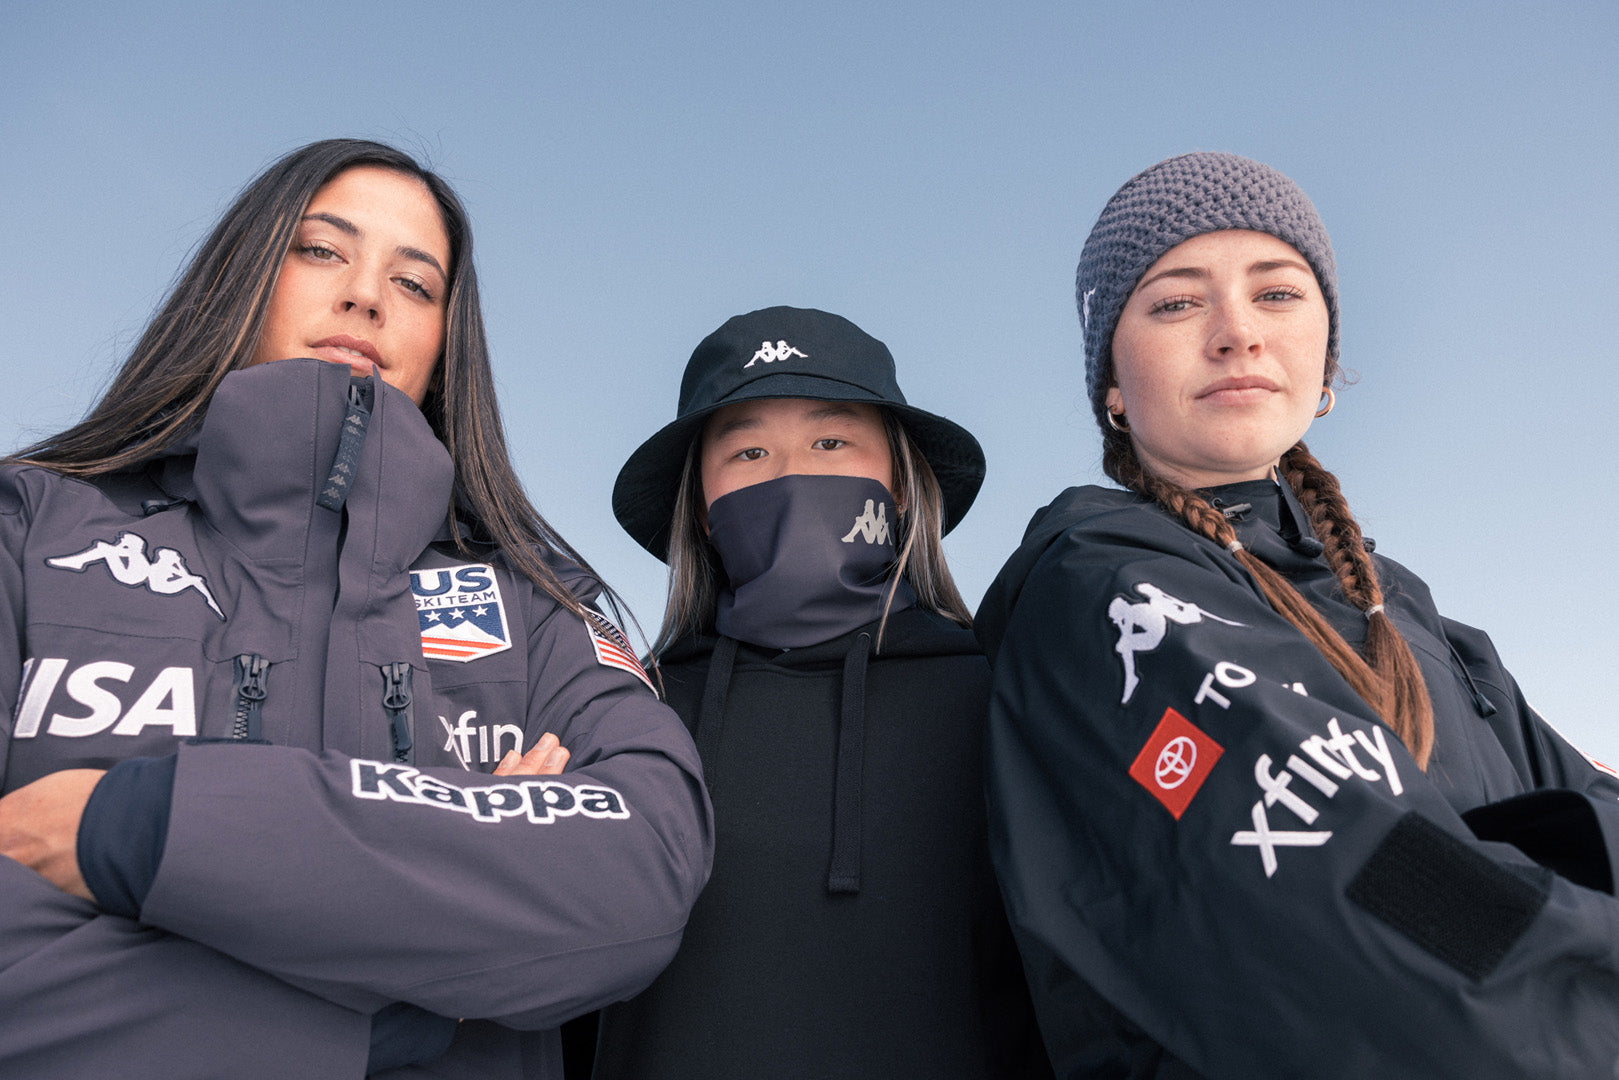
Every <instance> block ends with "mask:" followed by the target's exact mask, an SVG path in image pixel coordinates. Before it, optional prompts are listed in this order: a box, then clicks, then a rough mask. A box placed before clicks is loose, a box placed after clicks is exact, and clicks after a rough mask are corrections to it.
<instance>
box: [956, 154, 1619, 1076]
mask: <svg viewBox="0 0 1619 1080" xmlns="http://www.w3.org/2000/svg"><path fill="white" fill-rule="evenodd" d="M1078 299H1079V307H1080V317H1081V320H1082V321H1083V324H1084V332H1085V363H1086V368H1085V370H1086V386H1087V390H1088V392H1089V397H1090V401H1091V405H1092V408H1093V410H1094V411H1095V414H1096V419H1097V424H1098V426H1099V428H1100V429H1101V432H1102V441H1103V459H1102V460H1103V467H1104V469H1105V470H1106V471H1107V473H1108V475H1109V476H1110V477H1112V478H1113V479H1114V480H1115V481H1117V483H1118V484H1119V485H1120V489H1105V488H1100V487H1083V488H1073V489H1070V490H1068V491H1066V492H1064V493H1063V494H1062V495H1061V496H1059V497H1058V498H1057V500H1056V501H1055V502H1053V503H1052V504H1051V505H1050V506H1048V507H1046V508H1045V509H1044V510H1042V511H1040V512H1039V513H1038V514H1037V515H1036V516H1035V518H1034V521H1033V522H1032V523H1031V524H1030V526H1029V530H1028V532H1027V533H1026V534H1025V537H1024V541H1023V544H1022V546H1021V547H1020V548H1019V549H1018V551H1017V552H1016V553H1015V554H1014V555H1013V556H1012V558H1011V560H1010V561H1009V562H1008V563H1007V565H1006V567H1005V569H1004V570H1002V572H1001V574H1000V576H999V578H997V580H996V582H995V584H994V585H993V586H991V588H990V590H989V593H988V594H987V596H986V597H985V599H984V602H983V605H982V606H981V608H980V610H979V613H978V623H977V628H978V632H979V636H980V639H981V640H982V641H983V642H984V643H985V646H986V649H987V651H988V652H989V654H990V657H991V660H992V662H993V664H994V668H995V689H994V695H993V699H992V707H991V714H990V741H989V746H990V764H989V788H990V799H991V809H990V814H991V845H992V850H993V852H994V855H995V859H996V868H997V871H998V873H999V875H1000V880H1001V884H1002V888H1003V891H1004V893H1005V895H1006V898H1007V906H1008V910H1009V913H1010V915H1011V917H1012V922H1013V926H1014V927H1015V929H1016V932H1017V935H1018V939H1019V945H1020V947H1021V950H1022V953H1023V957H1024V962H1025V964H1026V965H1027V967H1028V969H1029V976H1030V985H1031V987H1033V988H1034V992H1035V997H1036V1002H1037V1006H1038V1008H1039V1012H1040V1017H1041V1029H1042V1032H1043V1033H1044V1035H1045V1037H1046V1041H1047V1044H1048V1046H1049V1048H1050V1051H1051V1055H1052V1059H1053V1062H1054V1064H1055V1065H1056V1068H1057V1073H1058V1075H1060V1076H1064V1077H1090V1076H1103V1075H1105V1076H1120V1077H1123V1076H1129V1077H1161V1078H1168V1077H1175V1078H1189V1077H1197V1076H1206V1077H1256V1076H1310V1077H1345V1078H1349V1077H1354V1078H1362V1077H1369V1076H1423V1077H1441V1076H1443V1077H1469V1078H1471V1077H1480V1076H1608V1075H1611V1074H1612V1073H1613V1070H1614V1067H1615V1060H1616V1058H1619V1024H1616V1023H1615V1015H1616V1010H1619V934H1616V932H1615V928H1616V927H1619V904H1616V903H1615V900H1614V896H1613V889H1614V874H1613V864H1612V861H1611V858H1612V855H1613V853H1615V852H1619V845H1616V844H1615V841H1614V839H1613V837H1614V836H1615V835H1619V832H1615V831H1614V830H1615V829H1616V828H1619V806H1616V804H1615V801H1614V799H1615V795H1616V794H1619V783H1616V782H1615V778H1614V775H1613V773H1612V771H1611V770H1607V769H1605V768H1604V767H1601V766H1598V765H1597V764H1596V763H1594V762H1592V761H1591V760H1589V759H1588V758H1586V757H1585V756H1584V755H1582V754H1581V753H1579V752H1578V751H1577V750H1575V749H1574V748H1573V747H1572V746H1570V745H1569V744H1568V743H1567V742H1565V741H1564V740H1563V739H1562V738H1561V737H1560V736H1558V734H1557V733H1556V732H1555V731H1553V730H1552V729H1551V728H1550V727H1549V726H1548V725H1547V724H1546V723H1545V721H1543V720H1542V719H1541V718H1540V717H1539V716H1538V715H1537V714H1536V713H1535V712H1534V710H1533V709H1531V708H1530V707H1529V706H1528V704H1527V703H1526V702H1525V701H1524V698H1523V695H1522V694H1521V693H1520V692H1519V689H1518V686H1517V684H1516V682H1515V681H1514V680H1513V679H1512V677H1511V675H1509V674H1508V673H1507V672H1506V670H1505V669H1504V668H1503V667H1502V665H1501V662H1500V660H1499V658H1498V657H1497V656H1496V653H1495V650H1494V648H1493V646H1491V644H1490V642H1489V639H1488V638H1487V637H1485V635H1484V634H1482V633H1480V632H1479V631H1477V630H1474V629H1472V628H1471V627H1467V626H1463V625H1461V624H1459V623H1456V622H1454V621H1452V620H1449V619H1446V618H1444V617H1443V616H1441V615H1440V613H1439V612H1438V611H1437V610H1436V609H1435V606H1434V603H1433V600H1432V598H1431V597H1430V596H1429V594H1428V589H1427V587H1426V586H1425V585H1424V584H1423V583H1422V581H1421V580H1420V579H1419V578H1417V577H1416V576H1415V575H1414V574H1412V573H1411V572H1410V571H1409V570H1407V569H1405V568H1404V567H1403V566H1401V565H1399V564H1398V563H1396V562H1393V561H1392V560H1390V559H1387V558H1385V557H1384V556H1383V555H1382V554H1380V553H1378V554H1374V553H1373V545H1372V542H1371V541H1370V540H1369V539H1365V538H1363V536H1362V534H1361V530H1360V526H1359V525H1358V524H1357V522H1356V520H1355V517H1354V515H1353V514H1352V513H1351V512H1350V509H1349V504H1348V502H1347V500H1346V499H1345V497H1344V495H1343V493H1342V491H1341V490H1340V488H1339V485H1338V481H1337V480H1336V479H1335V478H1334V477H1333V475H1332V474H1331V473H1330V472H1328V471H1327V470H1326V469H1325V468H1324V467H1323V466H1322V465H1321V464H1320V463H1319V462H1318V461H1317V460H1316V459H1315V457H1314V456H1313V455H1312V454H1311V453H1310V451H1309V450H1308V449H1307V448H1306V446H1305V444H1304V443H1303V441H1302V439H1303V436H1304V434H1305V431H1306V430H1307V429H1308V428H1309V427H1310V425H1311V423H1312V422H1313V421H1314V420H1315V419H1316V418H1318V417H1322V416H1325V415H1326V414H1327V413H1329V412H1330V411H1331V410H1332V407H1333V404H1334V400H1335V388H1334V384H1335V383H1336V382H1338V381H1339V379H1338V374H1339V368H1338V282H1337V275H1336V270H1335V266H1334V260H1333V254H1332V248H1331V245H1330V242H1329V241H1328V238H1327V233H1326V230H1325V229H1324V227H1323V226H1322V224H1321V220H1320V218H1319V217H1318V216H1317V214H1316V211H1315V208H1314V206H1313V205H1311V203H1310V201H1309V199H1308V198H1306V197H1305V195H1304V193H1303V192H1302V191H1300V190H1299V188H1298V187H1297V186H1296V185H1295V184H1294V183H1293V182H1292V181H1291V180H1289V179H1288V178H1287V177H1285V176H1283V175H1282V174H1281V173H1279V172H1277V171H1276V170H1275V169H1272V168H1270V167H1268V166H1266V165H1262V164H1260V163H1258V162H1255V161H1250V160H1248V159H1246V158H1241V157H1236V156H1233V155H1230V154H1214V153H1197V154H1187V155H1183V156H1181V157H1176V158H1171V159H1169V160H1168V161H1164V162H1160V163H1159V164H1157V165H1155V166H1153V167H1152V168H1150V169H1148V170H1146V171H1145V172H1143V173H1141V174H1140V175H1138V176H1136V177H1135V178H1133V179H1132V180H1130V181H1129V182H1128V183H1126V184H1125V185H1124V187H1122V188H1121V189H1120V190H1119V191H1118V193H1117V194H1116V195H1114V196H1113V198H1112V200H1111V201H1109V203H1108V204H1107V206H1106V208H1105V209H1103V211H1102V213H1101V216H1100V218H1099V219H1098V220H1097V222H1096V225H1095V227H1094V228H1093V229H1092V230H1091V233H1090V237H1089V239H1088V240H1087V241H1086V243H1085V248H1084V252H1083V254H1082V255H1081V256H1080V264H1079V274H1078Z"/></svg>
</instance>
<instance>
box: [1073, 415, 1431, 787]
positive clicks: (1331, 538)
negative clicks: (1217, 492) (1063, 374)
mask: <svg viewBox="0 0 1619 1080" xmlns="http://www.w3.org/2000/svg"><path fill="white" fill-rule="evenodd" d="M1102 469H1103V471H1105V472H1106V473H1107V475H1108V476H1110V477H1112V478H1113V480H1115V481H1116V482H1118V483H1119V484H1121V485H1122V486H1124V487H1126V488H1128V489H1130V490H1131V491H1134V492H1135V493H1137V494H1138V495H1142V496H1144V497H1146V498H1148V499H1151V500H1152V501H1153V502H1155V503H1157V504H1158V505H1159V506H1162V507H1163V508H1164V509H1165V510H1167V511H1168V512H1169V513H1171V514H1173V515H1174V516H1175V517H1177V518H1179V519H1180V520H1181V521H1182V522H1183V523H1184V524H1185V525H1186V527H1187V528H1189V529H1191V530H1192V531H1193V532H1195V533H1197V534H1199V535H1200V536H1204V537H1206V538H1208V539H1209V540H1211V541H1213V542H1214V543H1216V544H1219V545H1220V546H1221V547H1223V548H1225V549H1227V550H1228V551H1230V552H1231V553H1232V554H1233V555H1234V556H1235V557H1236V559H1237V561H1238V562H1239V563H1241V564H1242V565H1243V567H1244V568H1245V569H1246V570H1247V571H1248V572H1249V573H1250V574H1252V575H1253V578H1254V580H1255V581H1256V582H1258V584H1259V587H1260V590H1261V591H1262V592H1264V594H1265V598H1266V599H1267V600H1269V601H1270V605H1271V607H1273V608H1274V609H1276V612H1277V613H1278V614H1279V615H1281V616H1282V617H1283V618H1284V619H1286V620H1287V621H1288V622H1290V623H1292V624H1293V625H1294V626H1295V627H1297V628H1298V630H1299V632H1300V633H1302V634H1303V635H1304V636H1305V637H1306V638H1307V639H1308V640H1309V642H1310V644H1312V645H1314V646H1315V647H1316V649H1317V650H1319V651H1320V653H1321V655H1322V656H1324V657H1326V658H1327V661H1328V662H1329V663H1330V664H1332V666H1333V667H1334V668H1336V669H1337V671H1338V673H1339V674H1340V675H1342V676H1343V677H1344V678H1345V679H1346V680H1347V681H1348V682H1349V685H1350V686H1351V687H1352V688H1353V689H1354V691H1355V692H1356V693H1357V694H1359V695H1360V696H1361V697H1362V698H1364V699H1365V701H1366V704H1367V705H1369V706H1371V708H1372V711H1373V712H1374V713H1376V714H1377V716H1378V717H1379V718H1381V719H1382V721H1383V722H1384V723H1385V724H1387V725H1388V726H1389V728H1390V729H1391V730H1392V731H1393V732H1394V734H1395V735H1397V736H1398V737H1399V739H1400V741H1401V742H1403V743H1404V744H1405V746H1406V749H1407V750H1409V751H1410V752H1411V756H1412V757H1413V758H1414V759H1416V763H1417V767H1418V768H1420V769H1424V770H1426V769H1427V767H1428V758H1429V756H1430V755H1431V754H1432V752H1433V740H1434V732H1433V704H1432V702H1431V701H1430V700H1429V698H1428V688H1427V685H1426V684H1425V683H1424V682H1423V680H1422V671H1421V669H1419V668H1418V667H1417V661H1416V657H1414V656H1413V655H1412V654H1411V646H1410V645H1408V644H1407V643H1406V640H1405V637H1404V635H1402V634H1401V633H1400V631H1399V629H1398V628H1397V627H1396V626H1395V625H1394V621H1393V620H1392V619H1390V618H1389V616H1388V613H1387V612H1386V611H1385V610H1384V609H1383V587H1382V585H1381V584H1379V582H1378V579H1377V569H1376V567H1375V566H1373V564H1372V559H1371V554H1370V553H1369V552H1368V551H1367V550H1366V544H1365V541H1364V539H1363V538H1362V536H1361V532H1360V526H1359V525H1358V524H1357V523H1356V521H1355V518H1354V516H1353V515H1352V514H1351V513H1350V512H1349V504H1348V503H1347V502H1346V501H1345V499H1344V496H1343V492H1342V490H1341V489H1340V488H1339V486H1338V478H1337V477H1335V476H1333V475H1332V473H1330V472H1328V471H1327V470H1326V469H1325V468H1324V467H1322V465H1321V463H1320V462H1319V461H1317V460H1316V459H1315V457H1314V455H1312V454H1311V453H1310V451H1309V448H1308V447H1306V446H1305V445H1304V443H1303V442H1298V443H1295V444H1294V445H1293V448H1292V449H1291V450H1289V451H1288V452H1287V453H1285V454H1283V455H1282V459H1281V469H1280V472H1281V475H1282V478H1283V479H1284V480H1286V481H1287V484H1288V486H1289V487H1291V488H1292V489H1293V493H1294V494H1295V495H1297V496H1298V500H1299V505H1300V506H1302V507H1303V508H1304V511H1305V513H1306V514H1307V515H1308V516H1309V519H1310V527H1311V528H1312V529H1313V530H1314V532H1315V534H1316V537H1317V539H1319V540H1320V541H1321V542H1322V544H1323V546H1324V550H1323V552H1322V554H1323V556H1324V557H1325V559H1326V561H1327V565H1328V566H1329V567H1330V568H1331V570H1332V572H1333V574H1334V576H1335V577H1336V578H1337V579H1338V588H1339V590H1340V591H1341V592H1342V593H1343V595H1344V598H1345V599H1346V600H1348V601H1349V602H1350V603H1351V604H1353V605H1354V606H1355V607H1357V608H1359V609H1360V610H1361V611H1363V612H1365V614H1366V644H1365V648H1364V655H1362V654H1361V653H1357V652H1356V651H1355V649H1354V648H1353V647H1352V646H1351V645H1350V644H1349V643H1348V642H1347V641H1345V640H1344V638H1343V635H1341V634H1339V633H1338V631H1336V630H1334V629H1333V628H1332V626H1331V624H1329V623H1328V622H1327V620H1326V619H1324V618H1322V617H1321V613H1320V612H1318V611H1316V610H1315V608H1314V607H1312V606H1311V605H1310V603H1309V601H1307V600H1305V598H1304V597H1303V596H1301V595H1299V592H1298V590H1297V589H1295V588H1293V586H1292V584H1291V583H1290V582H1289V581H1288V580H1287V578H1286V577H1284V576H1283V575H1282V574H1281V573H1279V572H1278V571H1277V570H1276V569H1275V568H1274V567H1272V566H1270V565H1269V564H1267V563H1266V562H1265V561H1264V560H1262V559H1260V558H1259V557H1258V556H1256V555H1254V553H1253V552H1251V551H1249V550H1248V549H1247V548H1245V547H1243V546H1242V544H1241V542H1240V541H1238V539H1237V533H1236V530H1235V529H1233V528H1232V527H1231V523H1230V522H1229V521H1227V520H1226V517H1225V515H1224V514H1222V513H1220V511H1219V510H1217V509H1215V508H1214V506H1213V505H1211V504H1210V503H1209V502H1208V500H1206V499H1204V498H1203V497H1202V496H1200V495H1198V494H1197V493H1196V492H1195V491H1190V490H1188V489H1186V488H1183V487H1181V486H1179V485H1178V484H1175V483H1173V482H1172V481H1169V480H1166V479H1164V478H1163V477H1161V476H1158V475H1156V474H1154V473H1152V472H1149V471H1148V470H1147V469H1146V468H1145V467H1144V466H1143V465H1142V464H1141V460H1140V458H1139V457H1137V455H1136V452H1135V446H1134V444H1133V443H1132V442H1131V441H1130V437H1129V435H1128V434H1125V433H1124V432H1120V431H1117V430H1115V429H1112V428H1109V429H1107V430H1105V431H1104V432H1103V444H1102Z"/></svg>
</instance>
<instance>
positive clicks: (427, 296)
mask: <svg viewBox="0 0 1619 1080" xmlns="http://www.w3.org/2000/svg"><path fill="white" fill-rule="evenodd" d="M394 280H395V281H396V282H398V283H399V286H400V288H402V289H404V290H405V291H406V292H412V293H415V294H416V295H417V296H420V297H421V298H422V299H423V300H431V299H433V294H432V293H430V292H428V291H427V286H426V285H423V284H422V283H421V282H419V281H417V280H416V279H415V278H409V277H399V278H394Z"/></svg>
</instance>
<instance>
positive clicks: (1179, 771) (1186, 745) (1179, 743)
mask: <svg viewBox="0 0 1619 1080" xmlns="http://www.w3.org/2000/svg"><path fill="white" fill-rule="evenodd" d="M1196 765H1197V743H1195V742H1193V741H1192V740H1191V739H1188V738H1187V737H1186V736H1185V735H1180V736H1177V737H1176V738H1174V739H1171V740H1170V741H1169V743H1168V744H1167V745H1166V746H1165V747H1164V748H1163V749H1162V750H1160V751H1158V761H1157V763H1156V764H1155V765H1154V766H1153V770H1152V778H1153V780H1155V781H1156V782H1157V784H1158V786H1159V787H1161V788H1163V789H1164V790H1165V791H1173V790H1175V789H1176V788H1178V787H1180V786H1181V785H1182V784H1184V783H1186V778H1187V777H1188V776H1191V775H1192V769H1193V767H1195V766H1196Z"/></svg>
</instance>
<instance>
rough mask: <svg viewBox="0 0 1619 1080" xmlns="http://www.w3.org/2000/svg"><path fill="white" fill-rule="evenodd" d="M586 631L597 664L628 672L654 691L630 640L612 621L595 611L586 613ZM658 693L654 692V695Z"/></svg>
mask: <svg viewBox="0 0 1619 1080" xmlns="http://www.w3.org/2000/svg"><path fill="white" fill-rule="evenodd" d="M585 629H586V630H587V631H588V632H589V633H590V647H591V648H592V649H594V650H595V652H596V663H598V664H601V665H602V666H604V667H610V668H618V669H619V670H620V671H627V672H629V673H630V674H631V675H634V676H635V677H636V678H637V679H640V680H641V681H642V682H644V683H646V687H647V689H648V690H652V689H653V688H652V680H651V679H649V678H647V677H646V668H644V667H642V666H641V661H640V660H638V659H636V656H635V650H634V649H632V648H630V643H629V640H628V639H627V638H626V637H625V636H624V634H623V631H621V630H619V628H618V627H616V626H614V625H613V622H612V620H611V619H609V618H607V616H605V615H601V614H598V613H597V612H594V611H586V612H585ZM656 692H657V691H656V690H653V693H656Z"/></svg>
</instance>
